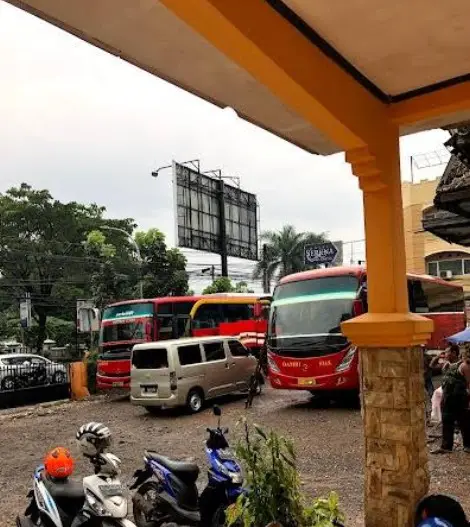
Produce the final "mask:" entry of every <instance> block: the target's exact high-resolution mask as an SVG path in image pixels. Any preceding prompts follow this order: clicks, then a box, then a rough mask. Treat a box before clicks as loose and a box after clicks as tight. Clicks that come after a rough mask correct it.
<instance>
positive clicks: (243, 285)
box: [235, 280, 254, 293]
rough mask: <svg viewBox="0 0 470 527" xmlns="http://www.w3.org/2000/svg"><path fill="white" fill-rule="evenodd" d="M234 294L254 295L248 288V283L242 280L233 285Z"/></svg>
mask: <svg viewBox="0 0 470 527" xmlns="http://www.w3.org/2000/svg"><path fill="white" fill-rule="evenodd" d="M235 293H254V291H253V289H250V288H249V287H248V282H245V281H243V280H242V281H241V282H237V284H236V285H235Z"/></svg>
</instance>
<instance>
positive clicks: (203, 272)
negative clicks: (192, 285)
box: [201, 265, 215, 282]
mask: <svg viewBox="0 0 470 527" xmlns="http://www.w3.org/2000/svg"><path fill="white" fill-rule="evenodd" d="M208 271H210V273H211V280H212V282H214V280H215V265H211V266H210V267H204V269H201V273H202V274H205V273H207V272H208Z"/></svg>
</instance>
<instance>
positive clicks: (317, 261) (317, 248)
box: [304, 242, 343, 266]
mask: <svg viewBox="0 0 470 527" xmlns="http://www.w3.org/2000/svg"><path fill="white" fill-rule="evenodd" d="M304 262H305V265H314V266H315V265H321V264H325V265H333V264H334V265H341V264H342V263H343V242H326V243H314V244H309V245H305V248H304Z"/></svg>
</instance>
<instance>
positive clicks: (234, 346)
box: [228, 340, 250, 357]
mask: <svg viewBox="0 0 470 527" xmlns="http://www.w3.org/2000/svg"><path fill="white" fill-rule="evenodd" d="M228 347H229V350H230V353H231V354H232V355H233V356H234V357H248V355H249V354H250V352H249V351H248V350H247V349H246V348H245V346H244V345H243V344H242V343H241V342H238V340H229V341H228Z"/></svg>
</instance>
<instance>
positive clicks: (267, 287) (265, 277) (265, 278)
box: [262, 243, 269, 293]
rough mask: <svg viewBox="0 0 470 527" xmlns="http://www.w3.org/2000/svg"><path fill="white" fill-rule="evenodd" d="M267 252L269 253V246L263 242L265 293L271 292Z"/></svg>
mask: <svg viewBox="0 0 470 527" xmlns="http://www.w3.org/2000/svg"><path fill="white" fill-rule="evenodd" d="M267 254H268V246H267V245H266V244H265V243H263V255H262V258H263V263H264V267H263V293H269V283H268V267H267V265H266V264H267V262H266V260H267Z"/></svg>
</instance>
